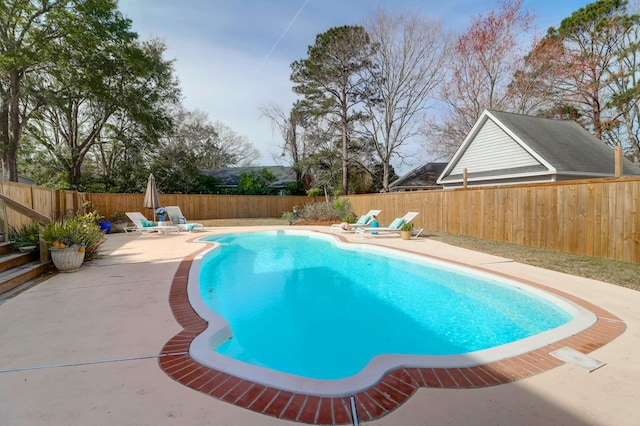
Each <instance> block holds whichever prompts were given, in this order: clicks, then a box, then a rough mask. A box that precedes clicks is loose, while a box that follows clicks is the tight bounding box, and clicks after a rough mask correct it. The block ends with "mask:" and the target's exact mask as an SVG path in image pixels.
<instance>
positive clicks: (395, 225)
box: [356, 212, 423, 238]
mask: <svg viewBox="0 0 640 426" xmlns="http://www.w3.org/2000/svg"><path fill="white" fill-rule="evenodd" d="M419 214H420V213H419V212H409V213H407V214H405V215H404V216H402V217H398V218H396V219H394V220H393V222H391V223H390V224H389V226H386V227H380V228H378V227H365V228H356V234H360V237H362V238H364V236H365V235H366V234H370V235H378V234H385V233H387V234H388V233H397V234H398V235H400V228H402V225H404V224H405V223H411V221H412V220H413V219H415V218H416V216H418V215H419ZM422 231H423V229H422V228H414V229H413V231H412V235H413V236H415V237H418V236H420V234H422ZM414 234H415V235H414Z"/></svg>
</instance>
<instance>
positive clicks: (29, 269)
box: [0, 260, 53, 294]
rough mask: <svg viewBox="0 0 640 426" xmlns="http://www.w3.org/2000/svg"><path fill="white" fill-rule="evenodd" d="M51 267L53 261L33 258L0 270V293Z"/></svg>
mask: <svg viewBox="0 0 640 426" xmlns="http://www.w3.org/2000/svg"><path fill="white" fill-rule="evenodd" d="M52 269H53V263H52V262H51V261H49V262H44V263H43V262H40V261H39V260H33V261H31V262H28V263H24V264H21V265H18V266H16V267H14V268H11V269H9V270H6V271H3V272H0V294H2V293H5V292H8V291H10V290H12V289H14V288H16V287H18V286H19V285H21V284H24V283H26V282H27V281H30V280H33V279H35V278H37V277H39V276H41V275H43V274H46V273H48V272H49V271H51V270H52Z"/></svg>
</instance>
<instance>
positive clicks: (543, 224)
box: [346, 177, 640, 262]
mask: <svg viewBox="0 0 640 426" xmlns="http://www.w3.org/2000/svg"><path fill="white" fill-rule="evenodd" d="M346 198H348V199H349V200H350V202H351V206H352V207H353V208H354V210H355V211H356V212H357V213H359V214H362V213H363V212H366V211H368V210H369V209H372V208H376V209H382V213H381V214H380V220H381V222H383V223H389V222H391V221H392V220H393V219H394V218H396V217H400V216H403V215H404V214H405V213H406V212H408V211H418V212H420V215H419V216H418V217H417V218H416V219H415V220H414V223H416V224H417V225H418V226H420V227H424V228H425V229H427V230H431V231H438V232H446V233H451V234H459V235H466V236H470V237H476V238H481V239H486V240H493V241H499V242H505V243H514V244H519V245H523V246H528V247H535V248H543V249H549V250H557V251H563V252H567V253H573V254H581V255H586V256H595V257H601V258H606V259H613V260H621V261H627V262H640V177H622V178H606V179H593V180H580V181H569V182H558V183H545V184H530V185H518V186H500V187H486V188H467V189H455V190H437V191H421V192H403V193H388V194H367V195H354V196H349V197H346Z"/></svg>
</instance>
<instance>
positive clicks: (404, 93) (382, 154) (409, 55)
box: [364, 9, 449, 192]
mask: <svg viewBox="0 0 640 426" xmlns="http://www.w3.org/2000/svg"><path fill="white" fill-rule="evenodd" d="M367 32H368V34H369V35H370V37H371V41H372V43H373V44H374V45H375V46H376V49H375V52H374V53H373V55H372V62H371V65H372V67H371V68H370V69H369V70H368V71H369V75H370V77H371V79H370V81H371V86H370V93H371V94H373V95H374V96H375V99H369V102H367V103H366V104H365V105H366V107H365V108H366V111H367V120H365V121H364V127H365V129H366V132H365V133H366V136H367V138H369V139H370V140H371V142H372V145H373V148H374V150H375V153H376V154H377V157H378V158H379V160H380V165H381V166H382V172H383V173H382V182H381V184H382V188H381V189H382V191H384V192H388V191H389V182H390V177H391V174H390V173H391V166H390V164H391V160H392V158H393V157H395V156H401V152H400V150H401V148H402V146H403V145H404V144H405V143H406V142H407V141H408V140H409V139H411V138H413V137H414V136H416V135H417V128H416V125H417V123H418V122H419V119H420V118H422V117H421V116H420V115H421V113H422V112H423V111H424V110H426V109H427V107H428V106H429V100H430V98H431V95H432V93H433V92H434V90H435V88H436V87H438V86H439V84H440V82H441V81H442V79H443V78H444V63H445V59H446V57H447V55H446V53H447V51H448V50H449V46H448V41H447V40H448V38H447V37H446V36H445V35H444V32H443V28H442V24H441V23H440V22H435V21H430V20H425V19H423V18H421V17H419V16H416V15H396V16H392V15H389V14H387V13H386V12H385V11H383V10H382V9H380V10H379V11H378V13H377V15H376V16H374V17H372V18H371V20H370V22H369V23H368V25H367Z"/></svg>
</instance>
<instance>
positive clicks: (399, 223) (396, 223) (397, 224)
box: [389, 217, 404, 229]
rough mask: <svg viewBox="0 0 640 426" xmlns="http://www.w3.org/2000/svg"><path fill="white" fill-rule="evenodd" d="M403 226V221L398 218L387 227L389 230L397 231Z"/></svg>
mask: <svg viewBox="0 0 640 426" xmlns="http://www.w3.org/2000/svg"><path fill="white" fill-rule="evenodd" d="M403 224H404V219H403V218H401V217H399V218H397V219H394V220H393V222H391V224H390V225H389V228H394V229H398V228H400V227H401V226H402V225H403Z"/></svg>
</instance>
